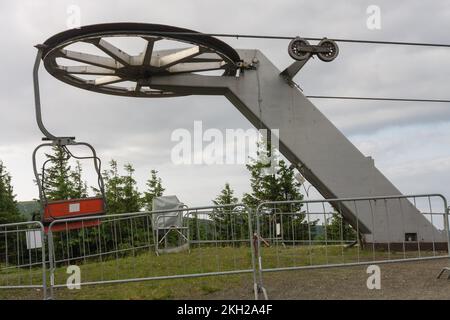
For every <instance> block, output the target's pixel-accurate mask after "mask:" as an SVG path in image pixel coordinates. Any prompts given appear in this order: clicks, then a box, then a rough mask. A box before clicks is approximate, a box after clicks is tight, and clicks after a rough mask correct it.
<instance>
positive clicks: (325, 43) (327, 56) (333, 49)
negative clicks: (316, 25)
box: [318, 39, 339, 62]
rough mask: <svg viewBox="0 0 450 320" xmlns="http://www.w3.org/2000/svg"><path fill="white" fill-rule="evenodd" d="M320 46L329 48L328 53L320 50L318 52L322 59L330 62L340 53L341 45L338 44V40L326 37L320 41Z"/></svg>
mask: <svg viewBox="0 0 450 320" xmlns="http://www.w3.org/2000/svg"><path fill="white" fill-rule="evenodd" d="M319 46H320V47H323V48H326V49H328V52H326V53H323V52H320V53H319V54H318V56H319V59H320V60H322V61H325V62H330V61H333V60H334V59H336V57H337V55H338V53H339V47H338V46H337V44H336V42H334V41H332V40H328V39H326V40H322V41H321V42H320V43H319Z"/></svg>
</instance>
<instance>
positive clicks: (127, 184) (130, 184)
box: [122, 163, 141, 212]
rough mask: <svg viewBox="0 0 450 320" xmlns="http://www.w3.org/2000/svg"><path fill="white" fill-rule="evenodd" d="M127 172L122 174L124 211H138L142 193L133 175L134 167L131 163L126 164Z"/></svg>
mask: <svg viewBox="0 0 450 320" xmlns="http://www.w3.org/2000/svg"><path fill="white" fill-rule="evenodd" d="M124 169H125V172H126V174H125V175H124V176H122V183H123V212H137V211H139V210H140V199H141V195H140V193H139V191H138V189H137V187H136V184H137V183H136V180H135V179H134V177H133V173H134V171H135V170H134V168H133V166H132V165H131V164H129V163H127V164H125V165H124Z"/></svg>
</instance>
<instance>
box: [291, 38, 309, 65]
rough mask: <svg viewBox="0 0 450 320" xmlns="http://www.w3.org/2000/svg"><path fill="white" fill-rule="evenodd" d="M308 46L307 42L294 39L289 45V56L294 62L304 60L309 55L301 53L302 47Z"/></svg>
mask: <svg viewBox="0 0 450 320" xmlns="http://www.w3.org/2000/svg"><path fill="white" fill-rule="evenodd" d="M307 46H309V42H308V41H307V40H305V39H301V38H295V39H293V40H292V41H291V42H290V43H289V55H290V56H291V58H293V59H295V60H305V59H307V58H308V57H309V56H310V55H311V53H310V52H306V51H302V47H307Z"/></svg>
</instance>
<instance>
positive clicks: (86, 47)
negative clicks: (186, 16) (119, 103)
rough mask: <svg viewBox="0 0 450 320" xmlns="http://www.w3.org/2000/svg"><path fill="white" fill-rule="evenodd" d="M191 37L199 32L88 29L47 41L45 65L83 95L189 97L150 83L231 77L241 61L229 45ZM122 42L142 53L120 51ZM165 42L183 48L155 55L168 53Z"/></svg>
mask: <svg viewBox="0 0 450 320" xmlns="http://www.w3.org/2000/svg"><path fill="white" fill-rule="evenodd" d="M193 33H197V32H195V31H192V30H188V29H182V28H177V27H171V26H165V25H156V24H140V23H113V24H99V25H91V26H85V27H82V28H80V29H72V30H68V31H65V32H62V33H59V34H57V35H55V36H53V37H51V38H49V39H48V40H47V41H46V42H45V43H44V45H43V56H42V59H43V61H44V66H45V68H46V70H47V71H48V72H49V73H50V74H52V75H53V76H54V77H56V78H57V79H59V80H61V81H64V82H66V83H68V84H70V85H73V86H76V87H79V88H82V89H86V90H90V91H95V92H100V93H105V94H113V95H120V96H130V97H171V96H180V95H186V93H177V92H173V91H165V90H156V89H152V87H151V78H152V77H158V76H170V75H177V74H182V73H204V72H210V71H212V72H216V73H217V72H220V73H221V74H222V75H224V76H233V75H235V74H236V72H237V69H238V63H239V61H240V58H239V55H238V54H237V52H236V51H235V50H234V49H233V48H231V47H230V46H228V45H227V44H226V43H224V42H222V41H220V40H218V39H216V38H213V37H210V36H205V35H194V34H193ZM124 38H126V39H130V38H136V39H138V42H140V44H141V45H142V48H141V49H140V50H139V51H140V52H139V53H137V54H131V53H128V52H126V50H123V48H122V49H121V48H120V47H119V46H118V45H117V44H116V43H117V42H118V40H120V39H124ZM167 41H170V42H173V41H177V42H181V43H182V45H184V48H177V49H165V50H157V47H158V46H160V47H162V48H165V47H167ZM164 42H166V45H165V46H164ZM113 43H114V44H113ZM178 46H179V44H178Z"/></svg>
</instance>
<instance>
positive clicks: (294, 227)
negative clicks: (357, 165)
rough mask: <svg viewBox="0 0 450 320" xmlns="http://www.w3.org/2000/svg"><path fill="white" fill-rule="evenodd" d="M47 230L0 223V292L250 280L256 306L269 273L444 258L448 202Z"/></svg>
mask: <svg viewBox="0 0 450 320" xmlns="http://www.w3.org/2000/svg"><path fill="white" fill-rule="evenodd" d="M350 211H351V212H353V213H355V215H356V216H355V217H352V216H351V215H349V212H350ZM408 212H409V213H411V212H414V214H413V215H410V214H409V213H408ZM175 217H179V218H180V219H174V218H175ZM406 217H409V219H411V217H413V219H417V220H413V221H410V220H408V219H406ZM424 217H425V218H424ZM352 218H354V219H353V220H352ZM423 218H424V219H423ZM421 219H422V220H421ZM165 220H167V221H171V222H169V223H166V221H165ZM350 222H351V223H350ZM254 224H256V226H254ZM74 226H75V227H74ZM45 231H46V230H45V228H44V227H43V225H42V224H41V223H40V222H23V223H12V224H7V225H0V289H9V290H11V291H10V292H11V295H12V296H14V292H15V290H20V289H35V290H39V291H40V292H41V293H42V297H43V298H46V297H47V293H48V291H49V293H50V294H49V296H50V297H51V298H56V295H57V293H59V290H60V289H61V290H63V288H67V287H68V284H70V283H69V282H68V279H69V278H70V277H69V276H70V273H69V274H68V272H67V271H68V267H71V266H75V267H77V268H79V271H80V277H79V279H78V280H77V281H75V283H73V282H72V284H75V285H80V286H81V287H84V286H90V285H102V284H103V285H105V284H119V283H131V282H141V281H151V280H168V279H182V278H196V277H208V276H220V275H235V274H248V275H249V284H250V286H251V284H253V289H254V294H255V298H256V299H258V298H259V294H260V293H262V294H263V295H264V297H265V298H267V290H269V291H270V288H266V287H265V286H264V281H263V280H264V279H263V278H264V277H265V276H266V274H267V273H270V272H276V271H288V270H301V269H314V268H330V267H343V266H358V265H367V264H381V263H389V262H404V261H419V260H427V259H440V258H448V257H449V253H448V248H449V221H448V206H447V201H446V199H445V198H444V197H443V196H441V195H431V194H430V195H411V196H387V197H365V198H345V199H326V200H304V201H281V202H280V201H279V202H265V203H262V204H260V205H259V206H258V208H257V210H256V213H255V214H252V212H251V210H250V209H249V208H248V207H246V206H245V205H241V204H238V205H229V206H209V207H198V208H180V209H176V210H162V211H152V212H136V213H127V214H114V215H106V216H96V217H80V218H72V219H61V220H55V221H53V222H52V223H51V224H50V225H49V226H48V227H47V232H48V233H47V234H46V233H45ZM47 244H48V246H47ZM47 249H48V250H47ZM47 266H48V267H47ZM48 275H50V281H49V282H50V283H49V282H48V281H47V276H48ZM250 277H251V278H252V279H250ZM48 289H49V290H48ZM66 294H67V293H66ZM34 296H35V295H34Z"/></svg>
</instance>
